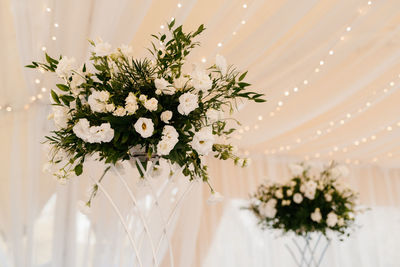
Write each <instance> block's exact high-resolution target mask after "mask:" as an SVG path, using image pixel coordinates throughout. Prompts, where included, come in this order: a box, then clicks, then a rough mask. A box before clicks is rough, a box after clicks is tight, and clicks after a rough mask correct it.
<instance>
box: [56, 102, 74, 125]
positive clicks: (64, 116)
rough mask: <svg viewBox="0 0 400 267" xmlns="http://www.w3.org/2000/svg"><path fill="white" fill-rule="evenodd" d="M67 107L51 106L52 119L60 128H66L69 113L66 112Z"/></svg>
mask: <svg viewBox="0 0 400 267" xmlns="http://www.w3.org/2000/svg"><path fill="white" fill-rule="evenodd" d="M68 111H69V109H68V108H66V107H62V106H53V119H54V123H55V125H56V126H57V127H58V128H59V129H60V128H67V126H68V124H67V122H68V120H69V119H70V117H71V116H70V115H69V114H68Z"/></svg>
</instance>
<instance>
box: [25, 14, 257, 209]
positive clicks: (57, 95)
mask: <svg viewBox="0 0 400 267" xmlns="http://www.w3.org/2000/svg"><path fill="white" fill-rule="evenodd" d="M174 23H175V22H174V21H172V22H171V23H170V24H169V25H168V29H169V33H168V36H170V37H167V34H162V33H160V34H158V35H152V36H153V37H154V38H155V40H156V42H155V43H152V49H149V51H150V53H151V56H152V57H151V59H147V58H145V59H134V58H133V57H132V47H130V46H127V45H123V46H121V47H119V48H116V49H112V47H111V45H110V44H108V43H106V42H103V41H99V42H93V41H90V43H91V45H92V46H93V51H92V53H91V57H90V61H89V62H87V63H84V64H82V65H81V66H80V67H78V68H77V67H76V61H75V59H73V58H68V57H66V56H61V57H60V58H59V59H54V58H52V57H50V56H48V55H47V54H46V63H38V62H32V64H31V65H28V66H27V67H29V68H39V69H41V70H45V71H49V72H55V73H56V74H57V76H58V77H59V78H60V82H59V83H58V84H56V87H57V88H55V89H54V90H52V91H51V101H52V106H53V113H52V114H51V117H52V118H54V122H55V125H56V130H54V131H53V132H52V134H51V135H50V136H47V137H46V138H47V142H48V143H49V144H50V145H51V146H52V153H51V160H50V163H51V164H53V165H57V166H59V168H58V170H57V171H56V172H55V173H54V174H55V176H57V177H58V179H60V180H62V181H66V179H67V178H68V177H69V175H70V174H73V173H74V174H75V175H78V176H79V175H81V174H82V172H83V166H84V162H85V159H86V158H87V157H88V156H93V155H97V156H98V158H99V160H101V161H104V162H105V163H106V164H117V163H119V162H121V161H124V160H130V159H134V158H139V159H140V161H141V162H142V163H143V164H142V165H143V166H147V164H146V163H147V162H148V161H152V162H153V163H154V164H152V166H154V168H157V166H158V165H159V164H161V163H160V162H164V163H165V161H167V162H168V163H169V164H170V165H173V164H177V165H179V166H180V167H182V172H183V174H184V175H185V176H188V177H189V179H190V180H192V179H195V178H201V179H202V180H203V181H205V182H207V183H208V175H207V166H206V165H204V164H203V162H202V160H201V159H202V156H205V155H208V154H210V153H212V154H213V155H214V156H215V157H216V158H219V159H223V160H226V159H232V160H234V162H235V163H240V164H241V165H245V164H246V161H243V160H242V159H240V158H239V157H238V156H236V155H235V154H234V149H233V146H232V145H231V144H225V143H223V144H221V143H218V140H227V139H228V138H229V136H230V135H231V134H232V133H233V132H234V131H235V129H234V128H231V127H228V121H229V118H224V115H225V114H227V113H231V112H232V111H233V110H234V109H235V108H236V101H237V100H239V99H244V100H249V101H255V102H265V100H264V99H262V96H263V95H262V94H258V93H255V92H250V91H248V90H247V87H248V86H249V85H250V84H248V83H245V82H244V81H243V79H244V78H245V76H246V73H247V72H244V73H239V72H238V71H236V70H235V68H233V67H232V66H228V65H227V63H226V60H225V59H224V58H223V57H222V56H217V59H216V64H214V65H212V66H210V67H209V68H207V69H203V68H201V67H200V66H195V67H194V69H193V71H191V72H188V71H187V68H186V65H185V59H186V57H187V56H188V55H189V53H190V51H191V50H192V49H193V48H195V47H196V46H198V45H199V43H198V42H194V41H193V39H194V38H195V37H196V36H197V35H199V34H200V33H201V32H203V30H204V27H203V25H201V26H200V27H199V28H198V29H197V30H196V31H195V32H189V33H185V32H183V31H182V26H179V27H174ZM158 44H160V45H161V46H158ZM157 46H158V47H157ZM219 137H221V138H219ZM108 169H109V168H106V170H108ZM138 170H139V172H140V173H141V175H143V173H142V172H141V171H140V168H138ZM103 176H104V175H103ZM208 184H209V183H208ZM210 188H211V186H210ZM211 191H212V192H213V189H212V188H211ZM94 194H95V192H94ZM88 206H90V200H89V202H88Z"/></svg>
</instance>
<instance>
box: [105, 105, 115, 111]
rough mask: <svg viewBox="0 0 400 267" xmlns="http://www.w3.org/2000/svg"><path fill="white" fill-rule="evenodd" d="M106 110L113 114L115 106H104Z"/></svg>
mask: <svg viewBox="0 0 400 267" xmlns="http://www.w3.org/2000/svg"><path fill="white" fill-rule="evenodd" d="M106 110H107V111H108V112H113V111H114V110H115V105H114V104H113V103H111V104H107V105H106Z"/></svg>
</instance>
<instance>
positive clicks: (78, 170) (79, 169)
mask: <svg viewBox="0 0 400 267" xmlns="http://www.w3.org/2000/svg"><path fill="white" fill-rule="evenodd" d="M74 171H75V174H76V176H79V175H81V174H82V172H83V165H82V164H78V165H76V166H75V169H74Z"/></svg>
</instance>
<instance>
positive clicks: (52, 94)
mask: <svg viewBox="0 0 400 267" xmlns="http://www.w3.org/2000/svg"><path fill="white" fill-rule="evenodd" d="M51 97H52V98H53V100H54V102H56V103H57V104H61V102H60V99H59V98H58V95H57V93H56V92H54V91H53V90H51Z"/></svg>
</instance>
